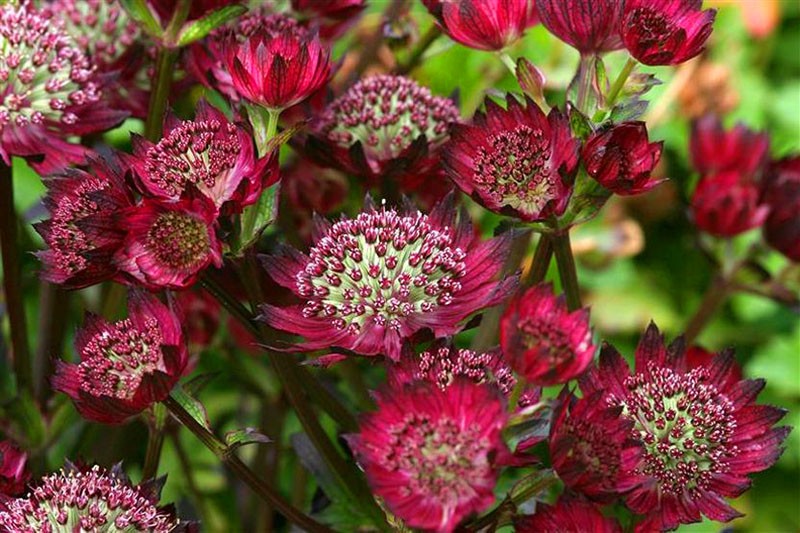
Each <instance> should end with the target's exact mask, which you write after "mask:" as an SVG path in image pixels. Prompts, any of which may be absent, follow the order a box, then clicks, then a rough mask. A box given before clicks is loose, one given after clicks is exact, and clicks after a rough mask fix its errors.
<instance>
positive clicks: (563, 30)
mask: <svg viewBox="0 0 800 533" xmlns="http://www.w3.org/2000/svg"><path fill="white" fill-rule="evenodd" d="M535 2H536V12H537V13H538V14H539V20H541V21H542V26H544V27H545V28H547V29H548V30H549V31H550V33H552V34H553V35H555V36H556V37H558V38H559V39H561V40H562V41H564V42H565V43H567V44H568V45H570V46H571V47H573V48H575V49H577V50H578V51H579V52H580V53H581V54H584V55H591V54H602V53H604V52H610V51H612V50H618V49H620V48H622V47H623V44H622V40H621V39H620V37H619V31H618V28H619V24H620V20H621V18H622V7H623V5H624V2H620V1H619V0H535Z"/></svg>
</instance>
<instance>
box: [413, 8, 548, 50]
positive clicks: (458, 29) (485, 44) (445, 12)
mask: <svg viewBox="0 0 800 533" xmlns="http://www.w3.org/2000/svg"><path fill="white" fill-rule="evenodd" d="M425 5H426V6H427V7H428V10H429V11H430V12H431V14H433V15H434V16H435V17H436V19H437V21H438V23H439V27H441V29H442V31H443V32H444V33H446V34H447V35H448V36H449V37H450V38H451V39H453V40H454V41H457V42H459V43H461V44H463V45H464V46H468V47H470V48H475V49H478V50H492V51H497V50H502V49H503V48H505V47H507V46H509V45H511V44H514V43H515V42H516V41H517V40H519V39H520V38H521V37H522V35H523V34H524V33H525V30H526V29H527V28H529V27H531V26H533V25H534V24H536V23H537V22H538V19H537V17H536V9H535V6H534V5H533V0H444V1H438V0H430V1H428V2H426V3H425Z"/></svg>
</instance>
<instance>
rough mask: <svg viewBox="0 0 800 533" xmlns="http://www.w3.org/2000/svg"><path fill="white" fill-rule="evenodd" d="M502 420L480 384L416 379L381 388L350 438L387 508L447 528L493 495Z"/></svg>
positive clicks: (419, 523) (423, 525) (421, 524)
mask: <svg viewBox="0 0 800 533" xmlns="http://www.w3.org/2000/svg"><path fill="white" fill-rule="evenodd" d="M505 421H506V414H505V409H504V405H503V403H502V402H501V400H500V397H499V395H498V394H497V392H496V391H495V390H493V389H492V388H491V387H489V386H487V385H476V384H474V383H471V382H470V381H468V380H459V381H457V382H456V383H454V384H453V385H451V386H450V387H447V388H446V389H445V390H441V389H439V388H438V387H435V386H433V385H431V384H428V383H420V384H417V385H416V386H413V387H406V388H403V389H391V390H387V391H386V392H385V393H383V394H380V395H379V396H378V410H377V412H375V413H371V414H368V415H366V416H365V417H364V418H363V419H362V421H361V425H360V426H361V427H360V432H359V433H358V434H357V435H354V436H352V437H351V438H350V444H351V446H352V448H353V450H354V452H355V454H356V457H357V458H358V461H359V463H360V464H361V466H362V467H363V468H364V471H365V472H366V474H367V480H368V481H369V484H370V486H371V487H372V490H373V491H374V492H375V494H376V496H378V497H380V498H381V499H382V500H383V501H384V502H385V505H386V506H387V508H388V509H389V510H390V511H391V512H392V514H394V515H395V516H398V517H399V518H401V519H402V520H403V521H404V522H405V523H406V524H408V525H409V526H410V527H414V528H420V529H425V530H435V531H452V530H453V529H455V527H456V526H457V525H458V524H459V522H461V520H462V519H464V518H466V517H467V516H468V515H470V514H472V513H477V512H480V511H483V510H484V509H486V508H487V507H489V506H490V505H491V504H492V502H493V501H494V494H493V489H494V485H495V482H496V481H497V468H496V466H495V465H494V464H493V459H494V457H495V456H497V455H498V454H501V453H503V452H506V453H507V450H506V449H505V445H504V444H503V442H502V440H501V438H500V431H501V430H502V428H503V426H504V424H505Z"/></svg>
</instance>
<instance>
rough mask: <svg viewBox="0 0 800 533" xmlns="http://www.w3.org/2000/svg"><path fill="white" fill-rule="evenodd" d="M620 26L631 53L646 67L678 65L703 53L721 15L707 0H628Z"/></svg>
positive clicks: (623, 39) (623, 38)
mask: <svg viewBox="0 0 800 533" xmlns="http://www.w3.org/2000/svg"><path fill="white" fill-rule="evenodd" d="M624 4H625V10H624V14H623V17H622V24H621V25H620V33H621V35H622V41H623V42H624V43H625V47H626V48H627V49H628V52H630V54H631V55H632V56H633V57H634V58H636V59H637V60H638V61H639V62H640V63H644V64H645V65H677V64H678V63H683V62H684V61H688V60H689V59H691V58H693V57H694V56H696V55H697V54H699V53H700V52H702V51H703V48H704V47H705V44H706V40H707V39H708V36H709V35H711V30H712V26H713V25H714V18H715V17H716V14H717V12H716V11H715V10H713V9H707V10H705V11H702V8H703V0H626V1H625V2H624Z"/></svg>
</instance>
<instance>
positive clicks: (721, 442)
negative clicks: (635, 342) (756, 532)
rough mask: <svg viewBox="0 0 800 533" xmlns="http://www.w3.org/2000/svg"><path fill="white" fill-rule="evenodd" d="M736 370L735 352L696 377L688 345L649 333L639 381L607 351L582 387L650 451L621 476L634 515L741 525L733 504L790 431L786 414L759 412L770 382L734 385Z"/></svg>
mask: <svg viewBox="0 0 800 533" xmlns="http://www.w3.org/2000/svg"><path fill="white" fill-rule="evenodd" d="M735 365H736V362H735V360H734V358H733V353H732V352H730V351H729V352H723V353H721V354H719V355H717V356H716V357H714V358H713V359H712V360H711V361H709V362H708V363H706V364H704V365H701V366H697V367H695V368H692V369H689V368H688V367H687V363H686V352H685V348H684V346H683V344H682V343H680V342H676V343H675V344H673V345H672V346H671V347H670V348H669V349H668V348H667V347H666V346H665V345H664V338H663V337H662V336H661V334H660V333H659V331H658V328H657V327H656V326H655V325H654V324H651V325H650V327H649V328H648V330H647V332H646V333H645V334H644V336H643V337H642V340H641V342H640V343H639V347H638V348H637V349H636V367H635V372H634V373H631V371H630V370H629V368H628V365H627V363H626V362H625V360H624V359H623V358H622V356H621V355H620V354H619V353H618V352H617V351H616V350H615V349H614V348H613V347H610V346H606V347H605V348H604V349H603V351H602V353H601V355H600V365H599V368H597V369H593V370H592V371H591V372H590V373H589V374H587V375H586V376H585V377H584V379H582V380H581V390H582V391H583V393H584V395H592V394H595V393H597V392H598V391H605V395H606V396H605V398H606V404H607V405H609V406H614V407H622V415H623V417H625V418H626V419H628V420H630V421H632V422H633V424H634V425H633V431H632V434H631V436H632V437H633V438H636V439H638V440H640V441H641V442H642V445H643V446H644V450H643V453H642V456H641V459H640V460H639V462H638V464H636V465H635V467H634V468H631V469H627V470H626V471H624V472H622V478H621V479H622V485H621V487H622V488H624V489H625V490H626V494H625V502H626V504H627V505H628V507H630V508H631V510H632V511H634V512H635V513H639V514H649V515H653V516H655V517H657V518H658V520H659V521H660V522H661V524H662V525H663V527H664V528H666V529H672V528H675V527H677V526H678V524H684V523H691V522H699V521H700V519H701V514H703V515H705V516H707V517H708V518H710V519H712V520H718V521H722V522H727V521H729V520H731V519H733V518H736V517H737V516H740V515H739V513H738V512H737V511H736V510H735V509H733V508H732V507H731V506H730V505H728V503H727V502H726V501H725V498H735V497H737V496H739V495H741V494H742V493H743V492H744V491H745V490H747V488H748V487H749V486H750V480H749V479H748V478H747V476H748V475H749V474H752V473H754V472H760V471H762V470H764V469H766V468H769V467H770V466H772V465H773V464H774V463H775V461H776V460H777V459H778V457H779V456H780V454H781V451H782V448H781V443H782V442H783V440H784V438H785V437H786V435H787V434H788V432H789V428H786V427H780V428H773V427H772V426H773V424H775V422H777V421H778V420H780V419H781V418H782V417H783V415H784V411H783V410H781V409H778V408H776V407H771V406H766V405H756V404H755V399H756V396H757V395H758V393H759V391H761V389H762V388H763V387H764V381H763V380H743V381H734V380H731V379H730V376H731V374H732V373H733V372H734V371H735V370H734V369H735Z"/></svg>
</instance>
